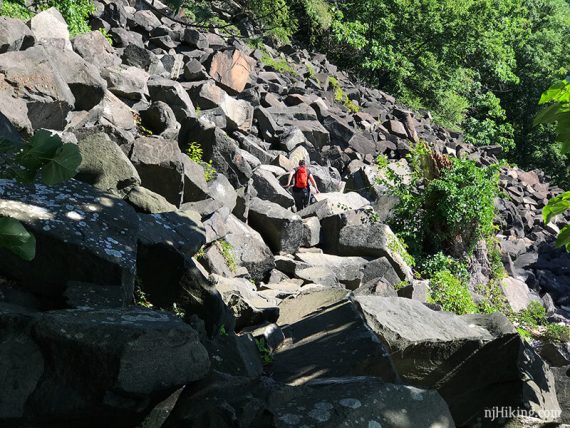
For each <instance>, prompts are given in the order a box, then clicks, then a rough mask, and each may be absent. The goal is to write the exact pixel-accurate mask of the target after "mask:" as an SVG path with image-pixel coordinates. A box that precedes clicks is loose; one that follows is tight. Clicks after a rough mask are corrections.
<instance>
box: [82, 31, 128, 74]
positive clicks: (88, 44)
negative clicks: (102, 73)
mask: <svg viewBox="0 0 570 428" xmlns="http://www.w3.org/2000/svg"><path fill="white" fill-rule="evenodd" d="M72 45H73V50H74V51H75V52H77V53H78V54H79V55H80V56H81V58H83V59H84V60H85V61H87V62H89V63H91V64H93V65H94V66H95V67H97V68H99V69H102V68H107V67H112V66H114V65H119V64H120V63H121V59H120V58H119V57H118V56H117V55H115V50H114V49H113V47H112V46H111V45H110V44H109V42H108V41H107V39H106V38H105V36H103V34H102V33H101V32H100V31H92V32H90V33H84V34H79V35H77V36H76V37H74V39H73V41H72Z"/></svg>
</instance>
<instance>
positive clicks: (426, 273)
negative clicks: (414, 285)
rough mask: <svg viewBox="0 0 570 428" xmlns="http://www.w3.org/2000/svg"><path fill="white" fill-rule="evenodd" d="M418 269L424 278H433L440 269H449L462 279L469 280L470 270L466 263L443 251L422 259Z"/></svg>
mask: <svg viewBox="0 0 570 428" xmlns="http://www.w3.org/2000/svg"><path fill="white" fill-rule="evenodd" d="M418 271H419V272H420V274H421V275H422V277H424V278H432V277H433V276H434V275H436V274H437V273H438V272H440V271H448V272H450V273H451V274H452V275H453V276H455V277H456V278H459V279H460V280H461V281H464V282H467V281H469V272H468V270H467V266H465V263H464V262H463V261H459V260H456V259H454V258H453V257H450V256H447V255H445V254H443V253H442V252H441V251H440V252H438V253H436V254H434V255H432V256H428V257H425V258H423V259H421V263H420V264H419V266H418Z"/></svg>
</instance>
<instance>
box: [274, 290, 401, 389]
mask: <svg viewBox="0 0 570 428" xmlns="http://www.w3.org/2000/svg"><path fill="white" fill-rule="evenodd" d="M279 309H280V315H279V320H278V322H277V324H278V325H281V326H285V327H284V328H283V332H284V333H285V336H286V337H287V338H290V339H287V340H286V341H285V342H284V343H283V344H282V345H281V347H279V348H278V349H277V351H276V352H275V353H274V355H273V363H272V371H273V377H274V378H275V379H276V380H278V381H282V382H286V383H289V384H293V385H300V384H304V383H307V382H309V381H311V380H315V379H322V378H335V377H344V376H376V377H379V378H380V379H382V380H383V381H385V382H394V381H397V379H398V375H397V374H396V371H395V369H394V367H393V365H392V361H391V358H390V356H389V355H388V353H387V351H386V349H385V347H384V345H383V344H382V343H381V342H380V341H378V340H377V338H376V337H375V336H374V334H373V333H372V332H371V331H370V330H369V328H368V327H367V326H366V323H365V322H364V320H363V319H362V317H361V315H360V313H359V311H358V309H357V307H356V306H355V305H354V303H352V302H351V301H350V299H349V298H348V292H347V291H346V290H343V289H338V288H333V289H327V290H324V291H312V292H307V293H304V294H301V295H299V296H297V297H296V298H295V299H290V300H285V301H284V302H282V303H281V304H280V305H279Z"/></svg>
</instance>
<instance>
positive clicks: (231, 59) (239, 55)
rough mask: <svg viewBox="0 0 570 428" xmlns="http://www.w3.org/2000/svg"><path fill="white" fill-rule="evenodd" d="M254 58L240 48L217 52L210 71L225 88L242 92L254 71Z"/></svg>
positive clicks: (232, 91) (233, 91)
mask: <svg viewBox="0 0 570 428" xmlns="http://www.w3.org/2000/svg"><path fill="white" fill-rule="evenodd" d="M253 66H254V63H253V60H252V58H251V57H249V56H247V55H246V54H245V53H244V52H242V51H240V50H239V49H228V50H226V51H222V52H217V53H216V54H214V56H213V57H212V60H211V62H210V66H209V69H208V73H209V74H210V76H211V77H212V79H214V80H215V81H216V82H218V83H219V84H220V85H221V86H222V87H223V88H224V89H226V90H228V91H230V92H231V93H234V94H235V93H240V92H242V91H243V90H244V89H245V85H246V83H247V82H248V81H249V79H250V75H251V72H252V71H253Z"/></svg>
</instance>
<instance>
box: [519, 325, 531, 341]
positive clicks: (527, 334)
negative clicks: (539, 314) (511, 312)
mask: <svg viewBox="0 0 570 428" xmlns="http://www.w3.org/2000/svg"><path fill="white" fill-rule="evenodd" d="M517 333H518V334H519V335H520V337H521V338H522V339H523V340H524V341H525V342H530V341H531V340H532V334H531V333H530V331H528V330H527V329H526V328H524V327H517Z"/></svg>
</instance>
